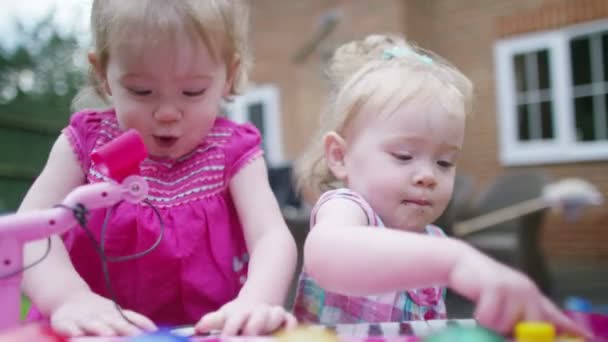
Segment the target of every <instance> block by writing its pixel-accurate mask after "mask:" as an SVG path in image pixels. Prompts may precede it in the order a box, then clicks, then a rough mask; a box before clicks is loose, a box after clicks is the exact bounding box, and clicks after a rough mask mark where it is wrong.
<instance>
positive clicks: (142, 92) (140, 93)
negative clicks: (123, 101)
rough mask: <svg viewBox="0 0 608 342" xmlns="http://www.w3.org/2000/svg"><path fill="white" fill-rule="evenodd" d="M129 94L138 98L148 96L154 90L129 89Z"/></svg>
mask: <svg viewBox="0 0 608 342" xmlns="http://www.w3.org/2000/svg"><path fill="white" fill-rule="evenodd" d="M127 89H128V90H129V92H130V93H131V94H133V95H137V96H146V95H150V94H152V90H147V89H135V88H127Z"/></svg>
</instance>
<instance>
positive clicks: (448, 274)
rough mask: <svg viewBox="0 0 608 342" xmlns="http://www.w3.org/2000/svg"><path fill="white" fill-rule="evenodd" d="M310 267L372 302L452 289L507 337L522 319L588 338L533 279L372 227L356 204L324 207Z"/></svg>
mask: <svg viewBox="0 0 608 342" xmlns="http://www.w3.org/2000/svg"><path fill="white" fill-rule="evenodd" d="M316 219H317V221H316V224H315V226H314V227H313V229H312V230H311V232H310V233H309V235H308V237H307V239H306V243H305V246H304V267H305V269H306V271H307V272H308V273H309V274H310V276H311V277H313V278H314V279H315V280H316V281H317V282H318V283H319V284H320V285H321V286H323V287H324V288H326V289H328V290H330V291H335V292H339V293H343V294H347V295H369V294H375V293H383V292H390V291H398V290H404V289H408V288H417V287H425V286H430V285H447V286H449V287H451V288H453V289H454V290H455V291H456V292H458V293H460V294H462V295H464V296H465V297H467V298H469V299H471V300H472V301H474V302H476V304H477V307H476V312H475V317H476V318H477V320H478V321H479V322H480V324H482V325H485V326H488V327H490V328H493V329H495V330H498V331H500V332H508V331H510V330H511V329H512V327H513V326H514V325H515V323H517V321H518V320H546V321H549V322H552V323H554V324H556V325H557V326H558V328H561V329H564V330H566V331H569V332H573V333H577V334H581V335H584V334H586V332H585V331H584V330H583V329H582V328H580V327H577V326H576V325H575V324H574V323H573V322H572V321H571V320H569V319H568V318H567V317H566V316H565V315H564V314H562V313H561V312H560V311H559V310H558V309H557V308H556V307H555V306H554V305H553V304H552V303H551V302H550V301H549V300H548V299H547V298H545V297H544V296H543V295H542V294H541V293H540V291H539V290H538V289H537V287H536V286H535V285H534V284H533V283H532V281H530V280H529V279H528V278H527V277H525V276H524V275H522V274H521V273H519V272H516V271H514V270H512V269H510V268H508V267H506V266H504V265H502V264H500V263H498V262H496V261H494V260H492V259H490V258H488V257H487V256H485V255H483V254H482V253H480V252H478V251H477V250H475V249H474V248H472V247H470V246H469V245H467V244H465V243H464V242H461V241H459V240H455V239H451V238H441V237H432V236H427V235H423V234H416V233H408V232H403V231H398V230H395V229H378V228H374V227H368V226H367V221H366V217H365V215H364V213H363V211H362V210H361V209H360V208H359V207H358V206H357V205H356V204H355V203H354V202H352V201H349V200H346V199H332V200H329V201H328V202H326V203H325V204H323V205H322V206H321V208H319V211H318V213H317V217H316Z"/></svg>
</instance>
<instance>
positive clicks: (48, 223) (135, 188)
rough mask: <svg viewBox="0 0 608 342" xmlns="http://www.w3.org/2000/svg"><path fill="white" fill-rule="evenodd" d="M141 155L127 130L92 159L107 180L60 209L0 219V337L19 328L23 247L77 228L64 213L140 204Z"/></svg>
mask: <svg viewBox="0 0 608 342" xmlns="http://www.w3.org/2000/svg"><path fill="white" fill-rule="evenodd" d="M146 156H147V152H146V148H145V146H144V144H143V141H142V139H141V137H140V136H139V134H138V133H137V131H135V130H129V131H127V132H126V133H124V134H122V135H121V136H119V137H117V138H116V139H114V140H113V141H111V142H109V143H107V144H106V145H104V146H103V147H101V148H100V149H98V150H97V151H95V152H93V153H92V154H91V159H92V160H93V162H94V163H95V164H97V165H99V166H100V169H101V171H102V172H103V173H105V174H106V176H108V177H109V178H111V179H112V181H109V182H102V183H94V184H86V185H82V186H79V187H77V188H75V189H74V190H72V192H70V193H69V194H68V195H67V196H66V197H65V199H64V200H63V202H62V203H61V207H55V208H51V209H46V210H37V211H28V212H23V213H16V214H10V215H4V216H0V332H2V331H4V330H7V329H9V328H14V327H16V326H18V325H19V312H20V310H19V308H20V301H21V291H20V287H21V278H22V272H23V271H24V266H23V245H24V244H25V243H26V242H28V241H32V240H38V239H43V238H46V237H49V236H51V235H53V234H61V233H63V232H65V231H67V230H69V229H71V228H72V227H74V226H76V225H77V224H78V220H77V218H76V217H75V216H74V212H73V211H72V210H66V208H75V207H76V206H81V207H84V208H85V209H87V210H90V209H97V208H106V207H111V206H113V205H114V204H116V203H118V202H120V201H121V200H126V201H129V202H132V203H138V202H140V201H142V200H144V199H145V197H146V196H147V194H148V184H147V183H146V181H145V180H144V179H143V178H142V177H140V176H139V175H138V174H139V165H140V163H141V162H142V161H143V160H144V159H145V158H146ZM26 267H28V266H26Z"/></svg>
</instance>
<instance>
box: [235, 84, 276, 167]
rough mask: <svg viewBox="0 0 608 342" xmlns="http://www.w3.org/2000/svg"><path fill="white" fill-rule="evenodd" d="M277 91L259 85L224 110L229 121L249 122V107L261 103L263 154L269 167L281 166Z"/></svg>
mask: <svg viewBox="0 0 608 342" xmlns="http://www.w3.org/2000/svg"><path fill="white" fill-rule="evenodd" d="M279 101H280V93H279V89H278V88H277V87H275V86H273V85H261V86H256V87H253V88H251V89H248V90H247V91H246V92H245V93H244V94H242V95H239V96H236V97H235V98H234V99H233V100H232V101H230V102H227V103H225V105H224V110H225V112H226V115H227V117H228V118H229V119H231V120H233V121H234V122H237V123H246V122H251V120H250V118H249V111H248V109H249V106H250V105H252V104H256V103H261V104H262V106H263V107H264V113H263V118H262V120H263V123H264V133H263V134H264V136H263V137H262V139H263V140H264V146H265V147H266V148H265V150H264V154H265V156H266V161H267V162H268V165H269V166H270V167H277V166H282V165H283V164H285V161H284V159H283V144H282V139H281V112H280V103H279Z"/></svg>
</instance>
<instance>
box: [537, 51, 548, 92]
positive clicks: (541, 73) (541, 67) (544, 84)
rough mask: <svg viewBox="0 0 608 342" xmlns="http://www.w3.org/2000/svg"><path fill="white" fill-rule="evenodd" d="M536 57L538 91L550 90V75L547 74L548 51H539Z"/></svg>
mask: <svg viewBox="0 0 608 342" xmlns="http://www.w3.org/2000/svg"><path fill="white" fill-rule="evenodd" d="M537 57H538V89H549V88H551V74H550V73H549V51H547V50H541V51H539V52H538V54H537Z"/></svg>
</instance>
